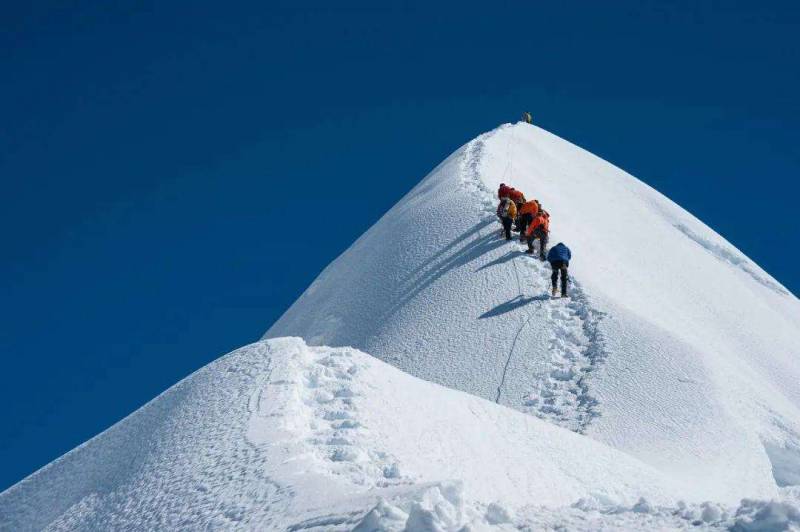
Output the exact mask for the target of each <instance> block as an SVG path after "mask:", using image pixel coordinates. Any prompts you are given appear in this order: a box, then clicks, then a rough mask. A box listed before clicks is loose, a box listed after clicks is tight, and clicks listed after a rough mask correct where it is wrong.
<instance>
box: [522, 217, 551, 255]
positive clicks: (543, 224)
mask: <svg viewBox="0 0 800 532" xmlns="http://www.w3.org/2000/svg"><path fill="white" fill-rule="evenodd" d="M549 233H550V215H549V214H548V213H547V211H545V210H540V211H539V214H537V215H536V216H534V217H533V221H532V222H531V224H530V225H529V226H528V230H527V231H526V232H525V236H527V237H528V249H527V250H525V253H528V254H530V255H532V254H533V241H534V240H536V239H537V238H538V239H539V258H540V259H542V260H545V252H546V251H547V235H548V234H549Z"/></svg>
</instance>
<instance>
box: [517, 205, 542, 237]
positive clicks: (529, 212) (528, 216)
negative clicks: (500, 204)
mask: <svg viewBox="0 0 800 532" xmlns="http://www.w3.org/2000/svg"><path fill="white" fill-rule="evenodd" d="M537 214H539V202H538V201H536V200H531V201H526V202H525V203H523V204H522V207H520V208H519V209H517V228H519V241H520V242H525V238H526V236H525V230H526V229H527V228H528V225H530V223H531V222H532V221H533V217H534V216H536V215H537Z"/></svg>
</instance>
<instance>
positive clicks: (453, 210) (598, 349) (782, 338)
mask: <svg viewBox="0 0 800 532" xmlns="http://www.w3.org/2000/svg"><path fill="white" fill-rule="evenodd" d="M501 182H504V183H506V184H509V185H511V186H514V187H516V188H518V189H520V190H522V191H523V192H524V193H525V194H526V196H527V197H528V199H531V198H536V199H538V200H539V201H540V202H541V203H542V205H543V206H544V207H545V208H546V209H547V210H548V211H549V212H550V214H551V236H550V240H551V244H555V243H557V242H559V241H563V242H565V243H567V244H568V245H569V246H570V248H571V249H572V251H573V260H572V263H571V265H570V273H571V275H572V277H573V279H574V285H573V289H572V297H571V299H570V300H568V301H563V300H559V301H551V300H550V299H549V297H547V294H548V290H549V283H550V280H549V275H550V269H549V266H547V265H546V264H544V263H541V262H539V261H538V260H536V259H534V258H533V257H530V256H527V255H525V254H524V253H523V252H522V251H523V249H524V246H523V245H522V244H520V243H516V242H514V243H508V242H506V241H505V240H502V239H501V238H500V234H499V224H497V222H496V218H495V215H494V210H495V206H496V190H497V188H498V185H499V184H500V183H501ZM286 335H295V336H301V337H303V338H305V339H306V340H307V341H309V342H311V343H318V344H326V345H348V346H354V347H357V348H359V349H362V350H364V351H366V352H368V353H370V354H372V355H373V356H377V357H379V358H381V359H382V360H384V361H386V362H389V363H391V364H393V365H395V366H397V367H399V368H401V369H403V370H404V371H407V372H409V373H411V374H412V375H415V376H418V377H421V378H423V379H426V380H430V381H433V382H437V383H439V384H442V385H444V386H448V387H451V388H456V389H460V390H463V391H466V392H468V393H471V394H474V395H477V396H480V397H483V398H485V399H487V400H490V401H497V402H499V403H500V404H504V405H508V406H510V407H512V408H514V409H517V410H519V411H522V412H526V413H530V414H533V415H536V416H538V417H540V418H543V419H546V420H549V421H551V422H553V423H556V424H558V425H561V426H563V427H566V428H569V429H571V430H574V431H578V432H581V433H585V434H588V435H589V436H591V437H592V438H595V439H597V440H600V441H603V442H606V443H608V444H610V445H613V446H615V447H617V448H619V449H621V450H624V451H625V452H628V453H630V454H632V455H634V456H637V457H639V458H640V459H643V460H645V461H646V462H648V463H650V464H652V465H654V466H656V467H658V468H661V469H662V470H664V471H665V472H667V473H668V474H670V475H674V476H675V477H676V478H681V479H684V480H685V479H691V480H692V481H693V482H696V483H698V484H700V485H704V484H705V485H706V486H707V488H708V490H709V491H708V496H709V497H712V496H713V497H716V498H724V499H731V500H732V499H736V498H738V497H740V496H742V495H744V494H745V491H747V492H748V493H755V492H760V493H770V492H771V490H774V477H773V469H774V470H775V474H776V475H778V476H782V475H785V473H782V471H785V470H787V469H789V470H792V471H800V452H798V451H800V410H798V407H799V406H800V386H798V385H797V383H798V382H800V364H798V361H799V360H800V302H798V300H797V298H796V297H794V296H793V295H792V294H790V293H789V292H788V291H787V290H786V289H785V288H784V287H782V286H781V285H780V283H778V282H777V281H775V280H774V279H772V278H771V277H770V276H769V275H768V274H767V273H766V272H764V271H763V270H762V269H761V268H759V267H758V266H757V265H756V264H755V263H753V262H752V261H751V260H749V259H748V258H747V257H746V256H744V255H743V254H742V253H741V252H739V251H738V250H737V249H736V248H734V247H733V246H732V245H731V244H729V243H728V242H727V241H725V240H724V239H723V238H722V237H720V236H719V235H717V234H716V233H714V232H713V231H712V230H711V229H709V228H708V227H706V226H705V225H704V224H702V223H701V222H700V221H699V220H697V219H696V218H695V217H693V216H692V215H691V214H689V213H688V212H686V211H685V210H683V209H681V208H680V207H679V206H677V205H676V204H675V203H673V202H672V201H670V200H669V199H667V198H666V197H664V196H663V195H662V194H660V193H658V192H657V191H655V190H654V189H652V188H651V187H649V186H647V185H646V184H644V183H642V182H641V181H639V180H637V179H635V178H634V177H632V176H630V175H629V174H627V173H625V172H624V171H622V170H620V169H619V168H617V167H615V166H613V165H611V164H609V163H607V162H605V161H603V160H601V159H599V158H597V157H595V156H594V155H592V154H590V153H588V152H586V151H585V150H583V149H581V148H578V147H576V146H574V145H572V144H570V143H569V142H566V141H564V140H562V139H560V138H558V137H556V136H555V135H552V134H550V133H548V132H546V131H544V130H542V129H540V128H538V127H535V126H531V125H528V124H524V123H518V124H515V125H508V124H507V125H503V126H500V127H499V128H497V129H495V130H494V131H491V132H489V133H486V134H484V135H481V136H479V137H478V138H476V139H475V140H473V141H471V142H469V143H467V144H466V145H465V146H463V147H462V148H461V149H459V150H458V151H456V152H455V153H454V154H453V155H451V156H450V157H449V158H448V159H447V160H446V161H445V162H443V163H442V164H441V165H439V166H438V167H437V168H436V169H435V170H434V171H433V172H432V173H431V174H430V175H429V176H428V177H426V178H425V179H424V180H423V181H422V182H421V183H420V184H419V185H418V186H417V187H415V188H414V189H413V190H412V191H411V192H410V193H409V194H408V195H407V196H406V197H405V198H403V199H402V200H401V201H400V202H399V203H398V204H397V205H396V206H395V207H394V208H393V209H391V210H390V211H389V212H387V213H386V215H385V216H384V217H383V218H382V219H381V220H380V221H379V222H378V223H376V224H375V225H374V226H373V227H372V228H371V229H370V230H369V231H367V232H366V233H365V234H364V235H363V236H362V237H361V238H360V239H359V240H358V241H356V242H355V243H354V244H353V246H352V247H351V248H350V249H348V250H347V251H346V252H344V253H343V254H342V255H341V256H340V257H339V258H338V259H337V260H336V261H334V262H333V263H332V264H331V265H330V266H329V267H328V268H326V269H325V271H323V272H322V274H321V275H320V276H319V278H318V279H317V280H316V281H314V283H313V284H312V285H311V286H310V288H309V289H308V291H307V292H306V293H305V294H303V296H302V297H301V298H300V299H299V300H298V301H297V302H296V303H295V305H294V306H292V307H291V308H290V309H289V310H288V311H287V313H286V314H285V315H284V316H283V317H282V318H281V319H280V320H279V321H278V322H277V323H276V324H275V325H274V326H273V327H272V328H271V329H270V330H269V331H268V333H267V335H266V336H267V337H276V336H286ZM765 448H766V449H772V448H780V449H784V450H786V449H791V450H790V451H788V450H787V451H786V452H785V453H783V454H781V457H780V458H779V459H778V460H775V459H773V460H772V461H771V460H770V457H772V458H774V456H775V453H772V452H766V451H765ZM721 479H725V481H724V482H721ZM744 486H747V490H745V491H742V489H743V487H744ZM748 490H749V491H748Z"/></svg>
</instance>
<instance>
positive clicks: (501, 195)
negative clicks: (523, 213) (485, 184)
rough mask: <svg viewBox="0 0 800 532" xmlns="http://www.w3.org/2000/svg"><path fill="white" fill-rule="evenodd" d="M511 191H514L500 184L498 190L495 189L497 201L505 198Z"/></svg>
mask: <svg viewBox="0 0 800 532" xmlns="http://www.w3.org/2000/svg"><path fill="white" fill-rule="evenodd" d="M512 190H514V189H513V188H511V187H510V186H508V185H506V184H505V183H500V188H498V189H497V198H498V199H503V198H507V197H508V194H509V193H510V192H511V191H512Z"/></svg>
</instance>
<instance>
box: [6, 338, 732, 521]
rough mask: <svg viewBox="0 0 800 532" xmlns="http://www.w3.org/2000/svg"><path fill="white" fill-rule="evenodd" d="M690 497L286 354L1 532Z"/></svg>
mask: <svg viewBox="0 0 800 532" xmlns="http://www.w3.org/2000/svg"><path fill="white" fill-rule="evenodd" d="M453 480H455V481H456V482H455V483H454V482H451V481H453ZM688 488H690V487H688V486H678V485H674V484H672V483H671V482H670V481H668V480H666V479H665V478H663V476H662V475H661V474H660V473H658V472H657V471H656V470H655V469H653V468H652V467H649V466H647V465H645V464H643V463H641V462H640V461H638V460H635V459H632V458H630V457H627V456H625V455H624V454H623V453H621V452H619V451H615V450H613V449H611V448H609V447H606V446H604V445H602V444H600V443H597V442H595V441H592V440H590V439H588V438H585V437H582V436H579V435H577V434H574V433H572V432H569V431H567V430H564V429H561V428H558V427H555V426H552V425H550V424H548V423H545V422H544V421H540V420H538V419H536V418H534V417H531V416H527V415H524V414H521V413H518V412H515V411H513V410H510V409H507V408H504V407H502V406H498V405H496V404H494V403H492V402H489V401H485V400H483V399H480V398H477V397H474V396H470V395H467V394H464V393H461V392H457V391H453V390H449V389H447V388H443V387H440V386H437V385H435V384H432V383H429V382H425V381H422V380H419V379H416V378H414V377H411V376H409V375H407V374H405V373H402V372H401V371H399V370H397V369H395V368H393V367H392V366H389V365H387V364H384V363H383V362H380V361H379V360H377V359H375V358H373V357H370V356H368V355H365V354H364V353H361V352H359V351H356V350H353V349H348V348H340V349H331V348H325V347H317V348H309V347H307V346H306V344H305V343H304V342H303V341H302V340H300V339H297V338H282V339H274V340H269V341H262V342H259V343H256V344H253V345H251V346H248V347H245V348H242V349H240V350H238V351H235V352H233V353H231V354H229V355H228V356H226V357H223V358H221V359H219V360H218V361H216V362H214V363H213V364H210V365H209V366H207V367H205V368H203V369H202V370H200V371H198V372H196V373H195V374H193V375H191V376H190V377H188V378H186V379H185V380H183V381H182V382H180V383H178V384H176V385H175V386H173V387H172V388H170V389H169V390H168V391H166V392H165V393H163V394H162V395H160V396H159V397H158V398H156V399H155V400H153V401H152V402H150V403H149V404H148V405H146V406H145V407H143V408H142V409H140V410H139V411H137V412H136V413H134V414H132V415H131V416H129V417H128V418H126V419H124V420H123V421H121V422H119V423H118V424H116V425H115V426H114V427H112V428H111V429H109V430H107V431H106V432H104V433H102V434H100V435H99V436H97V437H96V438H94V439H92V440H90V441H89V442H87V443H85V444H84V445H82V446H80V447H78V448H77V449H75V450H73V451H72V452H70V453H68V454H67V455H65V456H63V457H62V458H60V459H59V460H57V461H55V462H53V463H52V464H50V465H49V466H47V467H45V468H43V469H42V470H40V471H39V472H37V473H35V474H34V475H32V476H31V477H29V478H28V479H26V480H24V481H23V482H21V483H19V484H17V485H16V486H14V487H12V488H11V489H9V490H8V491H6V492H5V493H3V494H0V529H2V530H14V531H21V530H41V529H44V528H45V527H48V529H49V530H72V529H91V530H95V529H103V530H176V529H186V530H206V529H221V530H228V529H239V528H245V529H255V530H302V529H320V530H330V529H350V528H352V527H354V526H356V525H357V524H358V523H359V522H360V521H362V520H364V516H365V515H366V514H367V513H368V512H369V511H370V508H372V507H375V508H376V509H375V511H373V512H372V514H370V515H369V516H367V519H366V520H365V526H366V525H369V524H370V523H372V524H373V525H374V526H378V528H384V529H392V528H393V527H394V528H396V527H402V526H404V525H405V524H406V523H407V522H411V523H412V524H413V523H414V522H424V521H429V522H434V521H435V522H439V524H440V525H443V526H444V525H448V524H449V525H453V526H454V525H459V524H461V525H463V524H466V523H469V522H473V523H479V524H495V525H502V524H503V523H510V522H511V521H512V520H513V519H514V518H513V517H512V516H513V515H514V513H516V512H528V513H529V514H530V515H531V516H538V517H536V519H538V520H539V521H541V520H542V519H550V520H552V519H554V517H553V515H550V516H549V517H548V516H547V514H545V515H544V517H543V516H542V515H540V514H542V512H541V511H539V510H537V507H539V506H542V505H546V506H548V507H550V508H551V509H550V510H549V511H550V512H551V513H553V514H555V509H556V508H559V507H566V506H568V505H570V504H572V503H575V502H576V501H579V500H580V499H583V500H582V501H581V502H580V504H579V506H580V507H578V508H576V509H573V510H567V511H573V512H575V513H582V514H585V513H586V510H587V508H586V507H588V506H591V507H592V509H593V510H594V511H595V512H596V511H598V509H599V508H613V509H614V511H615V512H616V513H617V514H619V513H626V512H627V513H629V514H631V515H630V516H629V517H628V519H641V518H642V516H640V515H639V514H642V513H645V512H641V511H638V513H637V512H632V511H631V508H633V506H634V505H635V504H636V503H637V500H638V498H639V497H645V498H646V499H647V501H648V502H639V505H640V506H641V505H642V504H645V505H648V504H649V505H656V504H674V503H675V501H677V500H678V499H679V498H681V497H685V496H686V493H687V492H686V490H687V489H688ZM381 500H383V502H381ZM495 501H502V504H501V505H498V504H496V503H495ZM437 507H438V509H437ZM511 509H513V510H511ZM698 510H699V507H698ZM649 513H650V514H651V515H650V516H649V517H648V519H657V518H658V515H657V513H656V512H653V511H651V512H649ZM698 515H699V513H698ZM716 517H717V518H720V516H716ZM525 519H526V518H524V517H520V518H518V519H516V520H517V522H519V523H522V522H524V521H525ZM559 519H561V521H562V522H563V520H564V519H565V518H564V517H563V516H562V517H560V518H559ZM409 520H410V521H409ZM673 520H674V519H673ZM678 521H679V522H680V521H684V522H685V521H686V519H685V518H679V519H678ZM375 523H377V525H376V524H375ZM684 524H688V523H686V522H685V523H684ZM412 529H413V527H412Z"/></svg>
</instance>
